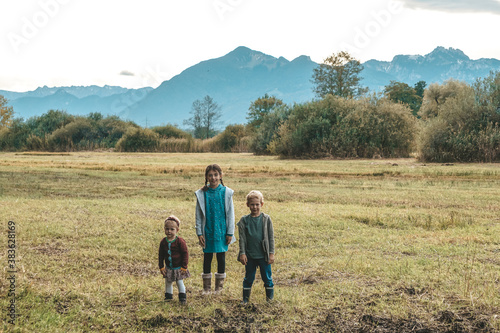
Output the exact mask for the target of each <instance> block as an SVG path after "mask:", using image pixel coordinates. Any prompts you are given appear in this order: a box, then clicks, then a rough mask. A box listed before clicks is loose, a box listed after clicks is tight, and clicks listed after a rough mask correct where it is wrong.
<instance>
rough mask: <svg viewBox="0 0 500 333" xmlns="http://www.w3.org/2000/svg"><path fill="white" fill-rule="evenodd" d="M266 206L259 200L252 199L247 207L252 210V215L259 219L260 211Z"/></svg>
mask: <svg viewBox="0 0 500 333" xmlns="http://www.w3.org/2000/svg"><path fill="white" fill-rule="evenodd" d="M262 206H264V203H262V202H260V199H259V198H250V200H248V201H247V207H248V208H250V215H251V216H253V217H257V216H259V215H260V210H261V208H262Z"/></svg>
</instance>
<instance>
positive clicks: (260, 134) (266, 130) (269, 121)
mask: <svg viewBox="0 0 500 333" xmlns="http://www.w3.org/2000/svg"><path fill="white" fill-rule="evenodd" d="M289 114H290V109H289V107H288V106H287V105H281V106H279V107H276V108H274V109H273V110H272V111H270V112H269V113H267V114H266V115H264V117H263V119H262V123H261V124H260V126H259V128H258V129H257V131H256V133H255V134H254V136H253V138H252V139H251V140H249V141H250V142H249V144H250V150H251V151H253V152H254V153H255V154H257V155H267V154H271V151H270V150H269V144H270V143H271V141H272V140H273V139H274V137H275V135H276V133H277V131H278V128H279V127H280V126H281V124H283V123H284V122H285V121H286V119H288V116H289Z"/></svg>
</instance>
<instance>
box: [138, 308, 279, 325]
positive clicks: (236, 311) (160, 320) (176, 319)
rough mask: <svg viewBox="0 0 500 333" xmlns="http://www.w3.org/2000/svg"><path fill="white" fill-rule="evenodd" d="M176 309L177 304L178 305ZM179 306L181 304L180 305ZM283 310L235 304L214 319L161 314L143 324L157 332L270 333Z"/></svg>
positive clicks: (142, 322) (217, 310) (215, 314)
mask: <svg viewBox="0 0 500 333" xmlns="http://www.w3.org/2000/svg"><path fill="white" fill-rule="evenodd" d="M174 306H175V305H174ZM178 306H179V305H178ZM283 312H284V311H283V310H282V308H281V307H279V306H278V307H271V306H267V305H264V306H260V307H259V306H257V305H255V304H248V305H242V304H240V303H239V301H231V304H229V305H228V306H227V307H226V309H225V310H224V309H222V308H216V309H215V310H214V313H213V315H212V316H211V317H205V318H203V317H199V316H196V315H187V316H168V314H165V313H160V314H157V315H155V316H153V317H150V318H144V319H142V320H141V321H140V326H141V328H142V329H145V330H147V331H149V330H151V331H155V330H158V329H160V328H168V329H169V330H173V331H176V332H177V331H178V332H200V331H206V330H209V331H213V332H268V331H270V330H269V329H268V328H266V327H265V325H266V323H268V322H269V321H271V320H275V319H276V317H277V316H281V315H282V314H283Z"/></svg>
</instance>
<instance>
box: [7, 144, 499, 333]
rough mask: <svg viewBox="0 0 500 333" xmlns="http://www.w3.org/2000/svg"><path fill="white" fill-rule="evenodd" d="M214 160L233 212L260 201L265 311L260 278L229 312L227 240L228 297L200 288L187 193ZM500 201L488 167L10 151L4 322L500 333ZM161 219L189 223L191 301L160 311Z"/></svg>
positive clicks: (231, 264)
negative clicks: (10, 271) (269, 276)
mask: <svg viewBox="0 0 500 333" xmlns="http://www.w3.org/2000/svg"><path fill="white" fill-rule="evenodd" d="M210 163H219V164H220V165H221V166H222V168H223V170H224V171H225V175H224V182H225V183H226V184H227V185H228V186H230V187H231V188H233V189H235V190H236V194H235V207H236V215H237V216H238V217H240V216H241V215H243V214H246V213H247V210H246V206H245V203H244V197H245V195H246V193H248V192H249V191H250V190H251V189H259V190H261V191H262V192H263V193H264V195H265V198H266V202H265V206H264V210H265V211H266V212H267V213H269V214H270V215H271V216H272V218H273V221H274V225H275V233H276V247H277V261H276V264H275V265H274V267H273V274H274V280H275V284H276V300H275V302H274V303H272V304H266V302H265V297H264V290H263V288H262V285H261V281H260V280H257V281H256V284H255V287H254V288H253V291H252V296H251V302H252V303H251V305H249V306H246V307H245V306H242V305H240V304H239V300H240V297H241V295H240V294H241V283H242V279H243V271H244V270H243V266H241V264H239V263H238V262H237V261H236V246H232V247H230V250H229V252H228V254H227V273H228V279H227V283H226V286H225V292H224V294H222V295H218V296H210V297H203V296H202V295H201V278H200V276H199V275H200V274H201V269H202V254H201V250H200V249H199V247H198V246H197V242H196V236H195V233H194V195H193V191H194V190H196V189H197V188H199V187H200V186H201V185H202V184H203V171H204V168H205V166H206V165H208V164H210ZM499 198H500V167H499V165H498V164H455V165H442V164H427V165H424V164H422V163H417V162H416V161H415V160H413V159H399V160H316V161H311V160H279V159H276V158H275V157H267V156H252V155H250V154H121V153H106V152H102V153H87V152H79V153H72V154H51V155H45V154H31V153H28V154H14V153H4V154H1V159H0V206H1V208H0V218H1V220H2V221H3V222H2V223H5V225H6V224H7V222H8V221H9V220H13V221H15V222H16V226H17V233H16V237H17V244H18V252H17V258H16V260H17V263H18V269H19V272H18V273H17V286H16V292H17V296H18V297H17V313H18V318H17V320H16V325H15V327H13V326H12V325H10V324H8V323H7V322H6V321H4V322H3V324H2V325H3V326H2V328H3V330H4V331H9V330H14V331H21V332H24V331H36V332H68V331H71V332H82V331H110V332H125V331H127V332H138V331H155V332H157V331H160V332H183V331H207V332H213V331H218V332H222V331H226V332H229V331H250V332H252V331H270V332H282V331H286V332H325V331H336V332H353V331H355V332H397V331H398V332H421V333H422V332H494V331H500V318H499V317H498V314H499V313H500V296H499V294H500V273H499V272H500V267H499V265H500V260H499V259H498V258H499V254H500V236H499V235H500V219H499V216H500V206H499V204H498V202H499ZM169 214H175V215H177V216H179V217H180V218H181V220H182V221H183V225H182V226H181V231H180V236H181V237H183V238H184V239H186V241H187V243H188V247H189V249H190V265H189V269H190V271H191V274H192V277H191V278H190V279H187V280H186V281H185V282H186V286H187V290H188V305H187V306H185V307H182V306H179V305H178V303H177V302H176V301H174V302H172V303H170V304H165V303H163V302H162V295H163V285H162V282H163V281H162V279H161V277H160V275H159V274H158V270H157V267H156V261H157V246H158V243H159V241H160V239H161V237H162V223H161V221H162V220H163V219H164V218H165V217H166V216H168V215H169ZM4 237H5V239H6V238H7V235H6V233H5V234H4ZM6 254H7V253H6V251H5V250H4V251H2V253H0V256H1V260H3V262H5V263H6V261H7V258H6ZM5 275H6V271H5V270H4V271H3V272H2V274H1V276H0V278H1V282H0V294H1V295H2V297H1V298H0V307H1V308H2V309H5V308H6V306H7V304H8V301H9V299H8V298H6V297H5V295H6V291H7V288H8V286H7V282H6V276H5ZM174 292H175V293H176V291H174ZM5 317H6V316H5V313H2V318H3V319H4V318H5Z"/></svg>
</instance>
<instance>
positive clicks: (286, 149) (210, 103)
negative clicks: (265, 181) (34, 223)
mask: <svg viewBox="0 0 500 333" xmlns="http://www.w3.org/2000/svg"><path fill="white" fill-rule="evenodd" d="M362 70H363V66H362V65H361V63H360V62H359V61H358V60H356V59H354V58H353V57H352V56H351V55H349V54H348V53H347V52H339V53H337V54H333V55H332V56H330V57H328V58H326V59H325V61H324V62H323V63H322V64H320V65H319V66H318V67H317V68H315V69H314V71H313V74H312V78H311V81H312V83H313V86H314V92H315V94H316V98H315V99H314V100H312V101H309V102H306V103H300V104H293V105H287V104H285V103H283V101H282V100H281V99H279V98H277V97H276V96H269V95H268V94H265V95H264V96H262V97H260V98H258V99H256V100H255V101H253V102H252V103H251V104H250V106H249V109H248V112H247V123H246V124H244V125H239V124H236V125H228V126H227V127H226V128H225V129H224V130H223V131H218V129H219V127H220V123H221V118H222V115H223V113H222V110H221V107H220V106H219V105H218V104H217V102H216V101H214V100H213V99H212V98H211V97H210V96H205V97H204V98H202V99H199V100H196V101H194V102H193V104H192V108H191V112H190V118H188V119H186V120H185V121H184V123H183V124H184V125H185V126H187V127H188V128H189V129H188V130H182V129H179V128H178V127H177V126H174V125H170V124H169V125H165V126H157V127H153V128H142V127H140V126H138V125H137V124H135V123H133V122H130V121H124V120H121V119H120V118H118V117H117V116H103V115H102V114H100V113H90V114H89V115H87V116H73V115H70V114H68V113H67V112H65V111H61V110H50V111H48V112H47V113H45V114H43V115H41V116H35V117H31V118H29V119H27V120H24V119H22V118H15V117H14V110H13V109H12V107H9V106H7V101H6V100H5V98H3V97H2V96H0V150H3V151H19V150H35V151H37V150H39V151H45V150H46V151H75V150H96V149H115V150H117V151H130V152H139V151H153V152H234V151H239V152H242V151H252V152H254V153H256V154H272V155H279V156H282V157H285V158H373V157H408V156H412V155H415V156H417V157H418V158H419V159H420V160H422V161H429V162H450V161H459V162H474V161H478V162H491V161H498V160H500V72H492V73H491V74H490V75H489V76H488V77H486V78H480V79H477V80H476V82H475V83H474V84H471V85H469V84H467V83H465V82H460V81H456V80H448V81H446V82H444V83H443V84H436V83H435V84H431V85H430V86H429V87H427V86H426V83H425V82H423V81H420V82H417V83H416V84H415V85H414V86H410V85H408V84H406V83H404V82H397V81H391V82H390V84H388V85H387V86H385V87H384V90H383V92H381V93H378V94H376V93H371V94H370V93H369V92H368V89H367V88H364V87H362V86H361V85H360V82H361V76H360V74H361V73H362Z"/></svg>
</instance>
